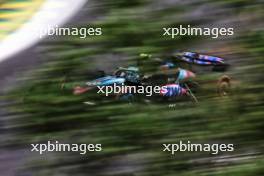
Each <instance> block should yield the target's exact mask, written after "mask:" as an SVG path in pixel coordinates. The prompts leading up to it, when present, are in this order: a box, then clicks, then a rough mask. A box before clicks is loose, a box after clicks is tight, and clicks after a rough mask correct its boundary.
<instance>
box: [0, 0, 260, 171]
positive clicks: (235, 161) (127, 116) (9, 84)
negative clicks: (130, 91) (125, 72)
mask: <svg viewBox="0 0 264 176" xmlns="http://www.w3.org/2000/svg"><path fill="white" fill-rule="evenodd" d="M54 1H56V0H53V2H54ZM57 2H58V1H57ZM65 2H66V1H65ZM45 3H46V2H45V1H29V0H20V1H18V0H7V1H5V0H1V1H0V29H1V31H0V49H1V46H3V45H6V44H5V41H6V39H7V38H8V37H10V36H14V35H15V34H16V32H17V31H19V30H20V29H21V28H23V26H24V25H26V24H28V22H29V21H31V20H32V18H34V15H36V14H37V13H38V12H39V11H40V10H41V9H42V7H43V6H44V4H45ZM76 4H77V1H76ZM67 7H68V8H66V9H64V11H63V13H62V12H61V13H59V14H58V13H57V14H56V13H55V14H54V15H52V17H53V18H54V19H60V18H62V17H61V15H62V14H67V13H68V11H71V9H72V8H71V7H70V6H67ZM27 9H31V10H29V11H27ZM263 9H264V3H263V1H261V0H253V1H252V0H250V1H249V0H228V1H227V0H219V1H212V0H186V1H179V0H134V1H125V0H101V1H95V0H89V1H87V2H85V3H83V2H80V6H78V7H76V8H75V11H74V12H73V11H71V14H70V15H69V16H68V17H67V18H65V19H63V21H59V22H58V21H56V23H59V24H60V25H62V24H64V25H63V26H64V27H76V26H77V27H79V28H81V27H102V29H103V35H102V36H96V37H95V36H94V37H87V38H86V39H80V38H79V37H78V36H67V37H66V36H64V37H63V36H49V37H47V38H46V39H43V40H41V41H39V39H38V41H37V39H34V42H32V41H33V40H32V41H31V42H29V43H28V44H27V45H24V46H23V47H21V49H18V50H16V51H14V53H12V54H11V55H10V56H9V57H5V60H3V61H1V62H0V92H1V96H0V102H1V109H0V117H1V118H0V132H1V134H0V141H1V143H0V146H1V148H0V175H3V176H9V175H18V176H31V175H32V176H47V175H56V176H64V175H65V176H66V175H76V176H79V175H80V176H81V175H93V176H97V175H100V176H101V175H118V176H125V175H126V176H128V175H129V176H132V175H137V176H139V175H140V176H141V175H142V176H143V175H144V176H147V175H151V176H155V175H157V176H161V175H164V176H165V175H166V176H170V175H180V176H190V175H195V176H197V175H199V176H205V175H214V176H222V175H225V176H227V175H230V176H231V175H232V176H236V175H237V176H251V175H260V176H262V175H263V174H264V168H263V164H264V158H263V154H264V153H263V151H264V150H263V147H264V143H263V142H264V141H263V128H264V121H263V120H264V111H263V86H264V84H263V83H262V81H263V70H264V68H263V52H264V47H263V44H264V42H263V40H264V33H263V29H264V28H263V27H264V26H263V25H264V23H263V19H264V12H263ZM53 10H55V9H53ZM22 11H23V13H25V14H27V15H25V16H22V15H21V14H16V13H17V12H21V13H22ZM51 11H52V10H51ZM55 11H56V10H55ZM35 19H38V18H35ZM39 19H40V17H39ZM56 23H54V24H56ZM54 24H53V25H54ZM180 24H186V25H187V24H190V25H192V26H193V27H198V26H200V27H204V26H206V27H212V28H213V27H226V28H228V27H233V28H234V31H235V34H234V36H231V37H219V38H218V39H212V38H210V37H194V36H178V37H177V38H174V39H169V38H166V37H164V36H162V34H163V31H162V28H163V27H172V26H178V25H180ZM28 34H30V33H27V36H30V35H28ZM16 37H17V38H16V39H17V40H20V37H21V38H22V36H18V35H17V36H16ZM15 41H16V40H15ZM23 44H25V43H23V41H21V40H20V42H13V43H12V44H11V43H8V45H6V46H8V47H6V46H5V48H12V47H15V46H16V47H17V46H20V45H23ZM5 51H6V50H1V52H0V56H1V55H5ZM175 51H196V52H201V53H208V54H212V55H216V56H219V57H222V58H225V59H226V61H227V62H228V63H229V64H230V65H231V67H230V68H229V70H228V71H227V72H226V73H224V74H227V75H229V76H230V77H231V78H232V90H231V93H230V94H229V96H227V97H219V96H218V95H217V93H216V84H217V79H218V78H219V76H221V75H222V74H223V73H217V72H212V71H211V69H210V68H204V67H202V68H201V67H195V68H193V69H194V71H195V72H196V73H197V79H198V81H199V83H200V84H201V91H199V92H197V98H198V100H199V103H198V104H197V105H193V104H192V103H190V102H188V101H186V102H181V103H177V102H175V106H174V107H173V108H169V107H168V104H166V103H165V104H160V103H143V102H136V103H133V104H129V103H127V102H119V101H115V100H112V101H100V99H99V100H98V101H97V102H98V103H96V105H94V106H89V105H86V104H83V102H85V101H87V100H90V99H94V98H96V97H93V95H84V96H73V94H72V88H73V87H74V86H75V85H80V84H83V83H84V82H85V81H87V80H89V79H92V78H94V77H95V75H96V73H97V71H98V70H104V71H105V72H106V73H108V74H110V73H112V72H113V71H114V70H115V69H116V67H118V66H128V65H135V64H136V63H137V61H138V58H139V57H138V56H139V54H140V53H149V54H152V55H153V56H157V57H161V58H166V57H167V56H168V55H169V54H171V53H173V52H175ZM151 66H152V65H151V64H147V66H146V67H148V69H149V67H151ZM142 69H143V70H144V69H145V67H144V68H142ZM150 70H151V69H150ZM62 84H63V85H64V86H63V87H64V89H62ZM48 140H53V141H55V140H58V141H60V142H61V143H88V144H89V143H101V144H102V145H103V151H102V152H100V153H88V154H87V155H85V156H82V155H79V154H78V153H69V152H65V153H49V154H46V155H42V156H40V155H38V154H36V153H31V152H30V149H31V148H30V144H31V143H46V141H48ZM180 140H183V141H187V140H189V141H192V142H193V143H233V144H234V145H235V151H234V152H231V153H229V152H225V153H220V154H218V155H211V154H209V153H206V152H181V153H180V152H179V153H176V155H174V156H171V155H169V154H168V153H165V152H162V150H163V148H162V144H163V143H177V142H178V141H180Z"/></svg>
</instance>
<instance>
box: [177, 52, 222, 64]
mask: <svg viewBox="0 0 264 176" xmlns="http://www.w3.org/2000/svg"><path fill="white" fill-rule="evenodd" d="M180 59H181V60H183V61H185V62H188V63H191V64H193V63H194V64H198V65H217V64H218V65H219V64H225V63H224V59H222V58H219V57H215V56H208V55H202V54H197V53H193V52H184V53H183V54H182V56H181V58H180Z"/></svg>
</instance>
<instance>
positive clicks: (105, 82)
mask: <svg viewBox="0 0 264 176" xmlns="http://www.w3.org/2000/svg"><path fill="white" fill-rule="evenodd" d="M125 81H126V80H125V78H118V77H115V76H106V77H102V78H99V79H96V80H94V81H91V82H87V83H86V84H87V85H88V86H109V85H113V84H123V83H125Z"/></svg>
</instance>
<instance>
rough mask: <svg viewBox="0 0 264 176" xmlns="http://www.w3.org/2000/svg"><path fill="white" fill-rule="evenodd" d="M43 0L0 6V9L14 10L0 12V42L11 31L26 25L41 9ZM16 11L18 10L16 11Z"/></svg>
mask: <svg viewBox="0 0 264 176" xmlns="http://www.w3.org/2000/svg"><path fill="white" fill-rule="evenodd" d="M44 1H45V0H32V1H27V2H15V1H13V2H7V3H5V4H2V5H1V6H0V10H1V9H14V11H0V12H1V13H0V18H2V19H5V20H4V21H0V41H1V40H2V39H3V38H4V37H5V36H7V35H9V34H10V33H11V32H12V31H15V30H16V29H18V28H19V27H20V26H21V25H23V24H24V23H26V22H27V21H28V20H30V19H31V17H32V16H33V15H34V13H35V12H36V11H37V10H38V9H39V8H40V7H41V5H42V4H43V2H44ZM16 9H18V10H17V11H16Z"/></svg>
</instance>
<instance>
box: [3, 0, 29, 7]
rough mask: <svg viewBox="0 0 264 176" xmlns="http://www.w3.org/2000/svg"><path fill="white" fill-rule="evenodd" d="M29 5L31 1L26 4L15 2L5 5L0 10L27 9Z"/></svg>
mask: <svg viewBox="0 0 264 176" xmlns="http://www.w3.org/2000/svg"><path fill="white" fill-rule="evenodd" d="M30 4H32V2H31V1H28V2H16V3H7V4H3V5H2V6H0V9H1V8H2V9H4V8H6V9H16V8H25V7H28V6H29V5H30Z"/></svg>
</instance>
